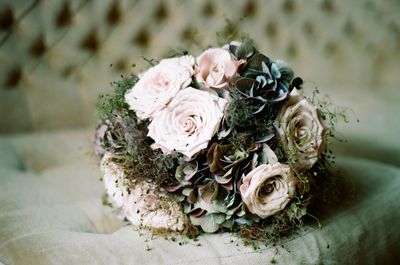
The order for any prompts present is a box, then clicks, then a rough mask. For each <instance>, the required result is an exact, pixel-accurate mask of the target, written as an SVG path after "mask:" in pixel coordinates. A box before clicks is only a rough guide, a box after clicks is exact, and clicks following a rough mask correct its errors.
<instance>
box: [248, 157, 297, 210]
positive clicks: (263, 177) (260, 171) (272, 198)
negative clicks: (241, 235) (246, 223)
mask: <svg viewBox="0 0 400 265" xmlns="http://www.w3.org/2000/svg"><path fill="white" fill-rule="evenodd" d="M295 192H296V180H295V178H294V176H293V175H292V172H291V171H290V168H289V166H287V165H283V164H280V163H275V164H263V165H260V166H258V167H256V168H255V169H253V170H252V171H250V172H249V173H248V174H247V175H246V176H245V177H244V178H243V184H242V185H241V186H240V193H241V195H242V199H243V202H244V203H245V205H246V206H247V209H248V210H249V211H250V212H251V213H253V214H256V215H258V216H260V217H261V218H266V217H268V216H271V215H274V214H275V213H277V212H279V211H281V210H283V209H284V208H285V207H286V205H287V204H288V202H289V201H290V200H291V198H292V197H293V196H294V195H295Z"/></svg>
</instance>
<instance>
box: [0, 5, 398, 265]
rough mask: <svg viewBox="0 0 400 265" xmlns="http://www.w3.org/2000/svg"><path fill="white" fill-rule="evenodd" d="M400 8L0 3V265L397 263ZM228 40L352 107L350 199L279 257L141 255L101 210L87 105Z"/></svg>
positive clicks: (207, 243)
mask: <svg viewBox="0 0 400 265" xmlns="http://www.w3.org/2000/svg"><path fill="white" fill-rule="evenodd" d="M399 11H400V2H399V1H397V0H386V1H380V0H358V1H340V0H309V1H305V0H281V1H278V0H269V1H267V0H248V1H239V0H238V1H231V0H219V1H216V0H214V1H212V0H205V1H201V0H192V1H189V0H166V1H163V0H136V1H133V0H132V1H127V0H126V1H125V0H101V1H94V0H74V1H68V0H65V1H63V0H60V1H52V0H40V1H39V0H26V1H25V0H2V1H1V2H0V134H1V135H0V264H1V263H2V262H3V263H5V264H269V263H271V262H272V261H273V260H276V261H277V262H278V264H400V262H399V260H400V256H399V253H398V249H400V230H399V229H398V225H397V226H396V222H395V221H396V220H399V218H400V208H399V201H400V197H399V196H400V194H399V192H398V190H399V188H400V169H399V166H400V141H399V140H398V134H399V128H400V119H398V113H399V105H398V102H399V100H400V92H399V90H398V87H399V85H398V81H400V77H399V75H398V69H399V64H400V60H399V59H400V19H399V16H398V13H399ZM227 19H228V20H229V21H230V23H231V24H229V25H231V26H228V27H226V25H227V24H226V22H225V21H226V20H227ZM232 25H233V26H232ZM235 28H238V31H241V32H246V33H248V34H249V36H250V37H251V38H252V39H254V41H255V43H256V45H257V46H258V47H259V48H260V50H262V51H264V52H266V53H267V54H269V55H270V56H271V57H273V58H282V59H285V60H287V61H288V62H289V64H290V65H292V66H293V68H294V69H295V70H296V71H297V74H299V75H301V76H303V77H304V79H305V80H306V86H307V87H309V88H310V89H312V88H313V87H314V86H315V85H317V86H318V87H319V88H320V90H322V92H327V93H329V94H330V95H331V97H332V98H333V100H334V101H335V102H337V103H338V104H340V105H343V106H351V108H352V109H353V110H354V112H355V115H352V112H351V111H350V112H349V113H350V119H351V124H350V125H349V126H342V127H341V128H340V132H342V133H343V138H344V139H347V140H348V143H347V144H340V143H335V148H336V151H337V152H336V153H337V154H338V159H337V161H338V164H339V168H341V172H342V174H343V176H345V178H346V179H348V180H349V181H351V182H353V183H354V185H355V187H357V189H356V191H355V193H354V195H355V197H354V198H352V200H349V202H348V205H347V207H344V208H341V209H337V208H335V207H331V208H330V209H328V211H330V213H329V214H328V215H327V216H323V214H321V215H322V216H321V221H322V222H323V224H324V227H323V229H321V230H318V229H316V228H315V227H307V231H306V232H305V233H304V234H302V235H301V236H296V237H293V238H289V239H288V240H285V241H284V242H283V243H284V245H282V246H277V247H268V248H265V249H262V250H260V251H254V250H253V249H252V248H250V247H236V245H235V244H232V243H230V238H229V235H227V234H224V235H210V236H202V237H201V238H200V240H201V243H202V244H203V246H202V247H197V246H196V245H195V243H193V242H192V243H189V244H187V245H184V246H179V245H177V244H176V243H175V242H171V241H166V240H163V239H162V238H160V239H158V240H155V241H151V242H150V246H151V247H152V249H153V250H152V251H150V252H148V251H146V248H145V246H146V244H147V243H146V242H145V238H143V237H140V235H139V233H137V232H135V231H133V229H132V227H130V226H123V224H122V223H121V222H120V221H119V220H117V219H116V217H115V215H114V214H113V213H112V212H111V210H110V209H109V208H107V207H104V206H102V205H101V201H100V194H101V193H102V190H103V188H102V185H101V182H99V181H97V180H98V178H99V176H100V174H101V173H100V172H99V170H98V165H97V162H98V161H97V159H95V157H94V155H93V153H92V151H91V150H92V146H91V143H92V133H93V128H94V124H95V122H96V119H95V116H94V102H95V100H96V97H97V95H98V94H99V93H104V92H107V91H110V88H109V85H108V84H109V82H110V81H112V80H115V79H118V78H119V76H120V74H127V73H129V72H132V71H133V72H135V73H138V72H140V71H142V70H143V69H145V67H147V63H146V62H145V60H143V59H142V58H141V55H143V56H144V57H146V58H155V59H159V58H162V57H164V56H168V55H171V54H173V53H174V52H176V50H177V49H178V50H183V49H188V50H189V51H191V52H192V53H193V54H196V53H198V52H200V51H201V49H202V48H205V47H207V46H208V45H213V46H214V45H217V43H218V42H219V38H218V36H216V34H215V32H217V31H218V32H220V33H221V34H227V35H230V34H233V35H237V34H238V32H237V31H235V30H234V29H235ZM133 64H135V65H136V66H135V67H132V65H133ZM357 119H360V123H357V122H356V120H357ZM85 128H86V129H85ZM49 130H52V131H51V132H49ZM341 136H342V135H341ZM322 209H326V207H325V208H324V207H323V208H322Z"/></svg>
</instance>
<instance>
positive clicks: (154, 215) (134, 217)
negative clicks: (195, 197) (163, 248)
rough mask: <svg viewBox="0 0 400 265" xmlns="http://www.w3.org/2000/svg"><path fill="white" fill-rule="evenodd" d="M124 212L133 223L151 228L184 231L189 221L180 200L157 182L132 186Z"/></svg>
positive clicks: (143, 182)
mask: <svg viewBox="0 0 400 265" xmlns="http://www.w3.org/2000/svg"><path fill="white" fill-rule="evenodd" d="M124 214H125V217H126V219H128V220H129V221H130V222H131V223H132V224H133V225H135V226H141V227H147V228H151V229H162V230H168V231H182V230H183V229H184V228H185V226H186V224H187V223H188V222H189V220H188V218H187V217H186V216H185V215H184V213H183V209H182V206H181V204H180V202H178V201H177V200H174V199H173V197H171V195H168V194H167V193H166V192H165V191H163V190H160V188H159V186H157V185H156V184H154V183H149V182H146V181H140V182H138V183H135V185H134V186H133V187H132V189H131V192H130V195H129V196H128V198H127V201H126V204H125V205H124Z"/></svg>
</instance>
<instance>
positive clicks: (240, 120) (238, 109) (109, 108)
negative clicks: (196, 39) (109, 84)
mask: <svg viewBox="0 0 400 265" xmlns="http://www.w3.org/2000/svg"><path fill="white" fill-rule="evenodd" d="M194 58H196V59H194ZM302 84H303V82H302V79H301V78H299V77H295V75H294V72H293V70H292V69H291V68H290V67H289V66H288V65H287V64H286V63H285V62H284V61H282V60H273V59H271V58H269V57H268V56H266V55H265V54H262V53H260V52H259V51H258V50H257V49H256V48H255V47H254V46H253V45H252V44H251V43H250V42H243V43H240V42H231V43H230V44H227V45H225V46H224V47H222V48H210V49H207V50H205V51H204V52H203V53H202V54H200V55H199V56H197V57H196V56H191V55H183V56H179V57H174V58H169V59H164V60H161V61H160V63H158V64H156V65H154V66H152V67H151V68H150V69H149V70H147V71H145V72H144V73H143V74H142V75H140V76H132V77H128V78H125V79H124V80H123V81H121V82H119V83H116V85H117V87H116V93H115V95H114V96H113V97H109V98H107V99H106V101H105V102H103V104H102V105H101V104H100V106H101V107H102V111H103V112H102V121H101V123H100V125H99V127H98V130H97V132H96V150H97V153H98V154H99V155H100V156H102V157H103V163H102V169H103V171H104V174H105V175H104V181H105V185H106V199H107V201H108V202H109V204H110V205H111V206H113V207H114V208H117V209H119V213H120V214H121V215H122V216H123V217H124V218H126V219H127V220H129V221H130V222H131V223H132V224H134V225H139V226H146V227H147V228H150V229H155V230H157V231H159V230H160V229H164V230H168V231H181V232H187V231H193V229H190V228H196V229H194V230H196V231H204V232H208V233H213V232H216V231H224V229H225V230H226V229H228V230H230V231H237V232H239V233H240V234H241V235H243V236H248V237H251V238H255V239H259V238H266V237H267V232H266V231H269V230H268V229H269V228H270V227H277V226H278V225H277V222H278V223H279V227H280V228H282V226H284V227H294V226H298V225H300V224H301V223H302V218H303V216H304V215H305V214H306V213H307V211H306V206H307V204H308V202H309V200H310V198H311V197H312V196H311V183H313V182H314V179H315V176H317V175H318V174H323V173H324V172H325V168H324V166H326V165H327V164H329V163H328V161H327V158H326V157H327V156H326V155H325V152H326V149H327V137H328V136H330V135H332V130H331V128H330V127H329V126H328V124H329V123H330V120H329V118H332V116H329V115H326V113H327V111H326V109H320V107H321V106H322V105H321V104H315V103H314V102H312V101H311V100H309V99H308V98H307V97H305V96H303V95H301V94H300V91H301V89H302ZM110 161H111V162H110ZM106 162H107V163H106ZM137 211H141V212H143V213H144V214H143V216H139V215H138V214H137V213H136V212H137ZM169 217H171V218H169ZM172 220H177V221H176V222H173V221H172ZM199 228H200V229H199ZM260 231H264V234H260ZM285 231H286V230H285ZM275 232H277V231H275ZM278 232H279V231H278ZM278 232H277V233H278Z"/></svg>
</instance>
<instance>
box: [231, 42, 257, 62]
mask: <svg viewBox="0 0 400 265" xmlns="http://www.w3.org/2000/svg"><path fill="white" fill-rule="evenodd" d="M254 52H255V48H254V47H253V45H251V44H250V43H249V42H245V43H242V45H240V46H239V48H237V50H236V52H235V56H236V58H238V59H247V58H249V57H250V56H252V55H253V54H254Z"/></svg>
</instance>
